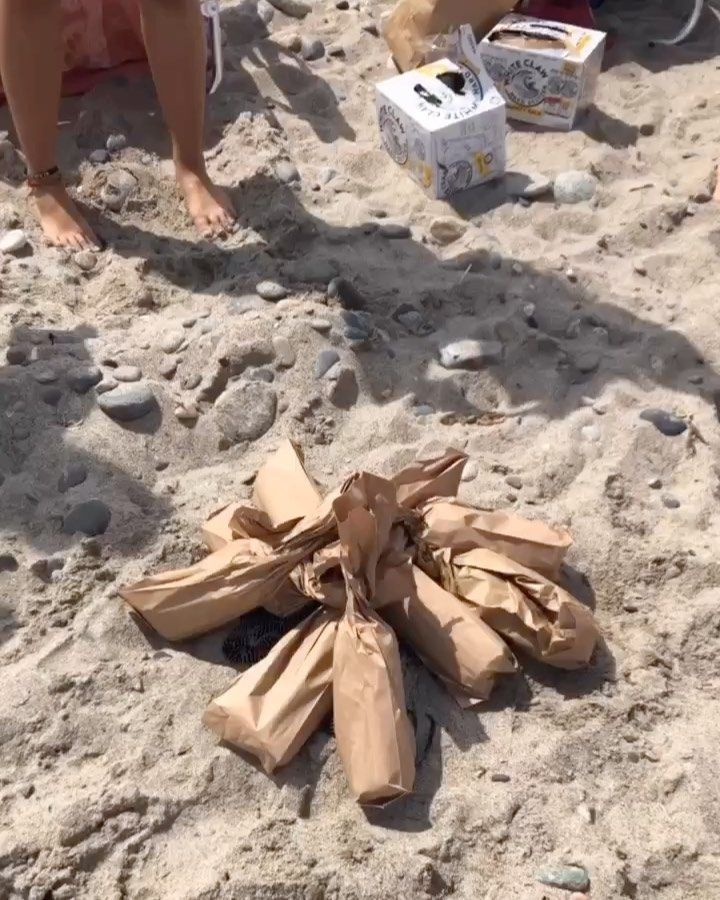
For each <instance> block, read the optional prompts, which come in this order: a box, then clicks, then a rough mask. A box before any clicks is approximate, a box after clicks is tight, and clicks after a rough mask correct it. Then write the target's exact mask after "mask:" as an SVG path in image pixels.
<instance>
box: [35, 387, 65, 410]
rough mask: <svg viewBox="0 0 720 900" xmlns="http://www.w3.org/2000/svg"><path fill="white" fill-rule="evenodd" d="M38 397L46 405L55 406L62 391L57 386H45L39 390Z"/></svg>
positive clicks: (60, 397)
mask: <svg viewBox="0 0 720 900" xmlns="http://www.w3.org/2000/svg"><path fill="white" fill-rule="evenodd" d="M40 397H41V398H42V401H43V403H47V405H48V406H57V405H58V403H59V402H60V400H61V399H62V391H61V390H60V388H59V387H46V388H43V389H42V391H40Z"/></svg>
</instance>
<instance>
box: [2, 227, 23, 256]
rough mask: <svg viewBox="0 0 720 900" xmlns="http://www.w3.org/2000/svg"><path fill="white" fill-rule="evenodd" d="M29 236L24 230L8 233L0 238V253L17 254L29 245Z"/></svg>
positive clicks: (19, 229) (15, 229) (17, 229)
mask: <svg viewBox="0 0 720 900" xmlns="http://www.w3.org/2000/svg"><path fill="white" fill-rule="evenodd" d="M27 242H28V240H27V235H26V234H25V232H24V231H23V230H22V228H14V229H13V230H12V231H6V232H5V234H4V235H3V236H2V237H1V238H0V253H17V252H18V251H19V250H22V249H23V248H24V247H25V246H26V244H27Z"/></svg>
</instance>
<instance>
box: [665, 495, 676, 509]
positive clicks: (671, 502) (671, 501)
mask: <svg viewBox="0 0 720 900" xmlns="http://www.w3.org/2000/svg"><path fill="white" fill-rule="evenodd" d="M662 502H663V506H664V507H666V508H667V509H680V501H679V500H678V499H677V497H671V496H670V495H669V494H666V495H665V496H664V497H663V498H662Z"/></svg>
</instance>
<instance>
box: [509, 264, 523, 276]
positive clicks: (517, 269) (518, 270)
mask: <svg viewBox="0 0 720 900" xmlns="http://www.w3.org/2000/svg"><path fill="white" fill-rule="evenodd" d="M510 271H511V272H512V274H513V275H522V273H523V267H522V266H521V265H520V263H519V262H514V263H513V264H512V266H510Z"/></svg>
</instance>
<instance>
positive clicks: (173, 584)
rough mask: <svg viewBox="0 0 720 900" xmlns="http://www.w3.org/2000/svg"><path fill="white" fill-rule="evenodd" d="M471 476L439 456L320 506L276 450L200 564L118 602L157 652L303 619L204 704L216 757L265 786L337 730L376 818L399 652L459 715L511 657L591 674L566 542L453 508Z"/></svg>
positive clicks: (394, 792) (404, 722)
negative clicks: (227, 751) (156, 636)
mask: <svg viewBox="0 0 720 900" xmlns="http://www.w3.org/2000/svg"><path fill="white" fill-rule="evenodd" d="M466 459H467V458H466V457H465V455H464V454H462V453H459V452H457V451H454V450H448V451H447V452H446V453H444V454H443V455H442V456H441V457H439V458H437V459H431V460H420V461H419V462H417V463H415V464H413V465H411V466H409V467H408V468H406V469H403V470H402V471H401V472H398V473H397V474H396V475H395V476H393V477H392V478H380V477H378V476H375V475H372V474H369V473H367V472H363V473H359V474H356V475H353V476H352V477H351V478H349V479H348V480H347V481H346V482H345V483H344V484H342V485H341V486H340V487H339V488H338V489H337V490H336V491H334V492H333V493H331V494H329V495H328V496H326V497H325V498H324V499H323V498H322V497H321V495H320V492H319V491H318V488H317V486H316V485H315V484H314V482H313V481H312V479H311V478H310V476H309V475H308V474H307V472H306V471H305V468H304V465H303V460H302V456H301V454H300V452H299V450H298V449H297V448H296V447H295V446H294V445H292V444H291V443H290V442H287V443H285V444H284V445H283V446H282V447H281V449H280V450H279V451H278V452H277V453H276V454H275V455H274V456H273V457H272V458H271V459H270V460H269V461H268V462H267V463H266V464H265V465H264V466H263V467H262V468H261V469H260V471H259V472H258V475H257V479H256V482H255V491H254V496H253V505H252V506H249V505H243V504H237V503H236V504H232V505H231V506H228V507H226V508H225V509H223V510H220V511H219V512H218V513H216V514H214V515H213V516H211V518H210V519H209V520H208V522H207V523H206V524H205V527H204V529H203V535H204V538H205V542H206V544H207V546H208V548H209V550H210V551H211V552H210V553H209V555H208V556H207V557H206V558H205V559H204V560H202V561H201V562H199V563H196V564H195V565H194V566H190V567H188V568H186V569H181V570H176V571H173V572H166V573H164V574H161V575H155V576H152V577H149V578H145V579H143V580H142V581H140V582H138V583H137V584H134V585H131V586H129V587H126V588H124V589H123V590H122V591H121V595H122V596H123V598H124V599H125V600H126V601H127V602H128V603H129V604H130V606H131V607H132V608H133V609H134V610H135V611H136V612H137V613H138V614H139V615H140V616H142V617H143V618H144V619H145V620H146V622H147V623H148V624H149V625H150V626H151V627H153V628H154V629H155V630H156V631H157V632H159V633H160V634H161V635H162V636H163V637H165V638H167V639H169V640H182V639H185V638H190V637H194V636H196V635H199V634H203V633H205V632H207V631H210V630H212V629H215V628H218V627H220V626H222V625H225V624H227V623H229V622H231V621H233V620H234V619H236V618H239V617H242V616H243V615H244V614H245V613H247V612H250V611H251V610H253V609H256V608H257V607H259V606H263V607H265V608H267V609H270V610H271V611H272V612H274V613H276V614H280V615H290V614H292V613H295V612H297V611H298V610H299V609H302V608H303V607H304V606H307V613H308V614H307V617H306V618H305V619H304V620H302V621H301V622H300V624H299V625H297V626H296V627H295V628H293V629H291V630H290V631H289V632H288V634H286V635H285V637H284V638H282V639H281V640H280V641H279V642H278V643H277V644H276V645H275V646H274V647H273V649H272V650H271V651H270V653H269V654H268V655H267V656H266V657H265V658H264V659H262V660H260V662H258V663H256V664H255V665H254V666H251V667H250V668H249V669H247V670H246V671H245V672H243V673H242V674H241V675H239V677H238V678H237V679H236V680H235V681H234V682H233V683H232V684H231V685H230V687H229V688H228V689H227V690H226V691H225V692H224V693H223V694H221V695H220V696H219V697H217V698H216V699H215V700H214V701H212V702H211V703H210V705H209V707H208V708H207V710H206V712H205V715H204V722H205V723H206V724H207V725H208V726H209V727H210V728H212V729H213V730H214V731H216V732H217V733H218V734H219V735H220V737H221V738H222V739H223V740H224V741H227V742H229V743H231V744H233V745H234V746H236V747H238V748H240V749H242V750H244V751H246V752H248V753H250V754H252V755H254V756H255V757H256V758H257V759H258V760H259V761H260V763H261V764H262V766H263V767H264V768H265V770H266V771H267V772H272V771H273V770H274V769H275V768H277V767H278V766H282V765H285V764H286V763H288V762H289V761H290V760H291V759H292V758H293V756H294V755H295V754H296V753H297V752H298V751H299V750H300V748H301V747H302V746H303V744H304V743H305V742H306V741H307V740H308V738H309V737H310V736H311V735H312V733H313V732H314V731H315V729H316V728H318V727H319V726H320V725H321V723H322V722H323V720H324V719H325V718H326V717H327V716H328V715H329V714H330V713H331V712H332V714H333V716H334V720H335V735H336V739H337V746H338V753H339V755H340V758H341V760H342V763H343V767H344V769H345V772H346V775H347V779H348V783H349V786H350V789H351V792H352V794H353V796H354V797H355V798H356V799H357V800H358V801H359V802H360V803H364V804H375V805H381V804H384V803H387V802H389V801H391V800H394V799H396V798H398V797H401V796H403V795H404V794H407V793H408V792H410V791H411V790H412V786H413V781H414V777H415V753H414V739H413V733H412V727H411V725H410V721H409V719H408V716H407V712H406V708H405V696H404V688H403V679H402V669H401V664H400V655H399V649H398V638H399V639H400V640H402V641H404V642H406V643H407V644H408V645H409V646H410V647H412V649H413V650H414V651H415V653H416V654H417V656H418V657H419V658H420V659H421V660H422V662H423V663H424V664H425V665H426V666H427V667H428V669H430V671H431V672H432V673H433V674H434V675H435V676H436V677H437V678H438V679H440V680H441V681H442V682H443V684H444V685H445V686H446V687H447V689H448V691H449V692H450V693H451V694H452V696H453V697H454V698H455V699H456V700H457V701H458V703H460V704H461V705H463V706H469V705H471V704H473V703H476V702H478V701H481V700H484V699H486V698H487V697H489V695H490V693H491V691H492V689H493V685H494V684H495V682H496V680H497V678H498V677H500V676H502V675H509V674H512V673H513V672H514V671H515V670H516V668H517V662H516V660H515V657H514V655H513V652H512V650H511V649H510V646H509V645H513V646H514V647H516V648H517V649H519V650H522V651H524V652H526V653H528V654H530V655H531V656H533V657H535V658H536V659H539V660H541V661H543V662H545V663H548V664H549V665H553V666H558V667H560V668H576V667H578V666H582V665H585V664H587V663H588V662H589V660H590V657H591V655H592V651H593V649H594V647H595V644H596V642H597V639H598V631H597V627H596V624H595V620H594V618H593V616H592V614H591V613H590V611H589V610H588V609H586V607H584V606H583V605H582V604H581V603H579V601H577V600H576V599H575V598H573V597H572V596H570V594H568V592H567V591H565V590H564V589H563V588H562V587H560V586H559V585H558V584H556V583H555V581H556V579H557V578H558V577H559V572H560V566H561V563H562V559H563V556H564V554H565V552H566V551H567V549H568V547H569V546H570V543H571V539H570V535H569V534H568V533H567V532H566V531H564V530H559V529H553V528H550V527H549V526H547V525H544V524H542V523H539V522H533V521H530V520H527V519H523V518H522V517H519V516H516V515H514V514H510V513H503V512H492V513H491V512H482V511H480V510H475V509H472V508H471V507H468V506H465V505H463V504H461V503H459V502H458V501H457V500H456V499H455V494H456V493H457V490H458V487H459V484H460V476H461V474H462V470H463V466H464V465H465V462H466ZM506 641H507V642H508V643H506Z"/></svg>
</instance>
